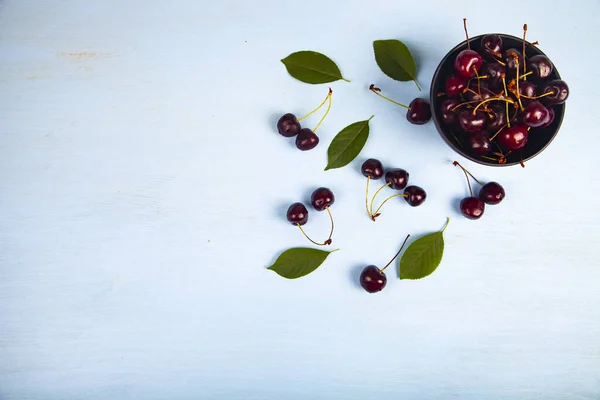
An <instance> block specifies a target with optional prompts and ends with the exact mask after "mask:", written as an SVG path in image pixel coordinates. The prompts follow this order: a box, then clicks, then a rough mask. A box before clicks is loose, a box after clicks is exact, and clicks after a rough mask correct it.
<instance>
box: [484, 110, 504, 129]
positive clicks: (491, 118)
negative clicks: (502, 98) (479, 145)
mask: <svg viewBox="0 0 600 400" xmlns="http://www.w3.org/2000/svg"><path fill="white" fill-rule="evenodd" d="M486 115H487V123H486V126H485V127H486V129H487V130H488V132H490V133H496V132H498V130H499V129H500V128H502V127H503V126H504V125H506V123H507V121H506V106H504V104H492V105H491V106H489V111H487V112H486Z"/></svg>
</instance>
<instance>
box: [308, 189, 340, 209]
mask: <svg viewBox="0 0 600 400" xmlns="http://www.w3.org/2000/svg"><path fill="white" fill-rule="evenodd" d="M334 202H335V196H334V195H333V192H332V191H331V190H329V189H328V188H325V187H320V188H318V189H316V190H315V191H314V192H313V193H312V195H311V196H310V203H311V204H312V206H313V207H314V209H315V210H317V211H323V210H324V209H326V208H327V207H331V206H332V205H333V203H334Z"/></svg>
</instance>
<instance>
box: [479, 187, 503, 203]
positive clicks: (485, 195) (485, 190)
mask: <svg viewBox="0 0 600 400" xmlns="http://www.w3.org/2000/svg"><path fill="white" fill-rule="evenodd" d="M505 196H506V193H505V192H504V188H503V187H502V185H500V184H499V183H498V182H488V183H486V184H485V185H483V186H482V187H481V190H480V191H479V200H481V201H483V202H484V203H485V204H490V205H494V204H498V203H500V202H501V201H502V200H503V199H504V197H505Z"/></svg>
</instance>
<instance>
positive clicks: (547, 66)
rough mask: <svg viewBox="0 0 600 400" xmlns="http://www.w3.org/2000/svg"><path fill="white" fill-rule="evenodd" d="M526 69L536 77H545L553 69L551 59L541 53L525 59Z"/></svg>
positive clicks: (539, 78)
mask: <svg viewBox="0 0 600 400" xmlns="http://www.w3.org/2000/svg"><path fill="white" fill-rule="evenodd" d="M527 69H529V70H530V71H533V75H534V76H535V77H536V78H537V79H538V80H541V79H546V78H547V77H549V76H550V74H551V73H552V70H554V66H553V65H552V61H550V60H549V59H548V57H546V56H545V55H543V54H538V55H535V56H533V57H530V58H528V59H527Z"/></svg>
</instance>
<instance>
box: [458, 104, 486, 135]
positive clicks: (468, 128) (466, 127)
mask: <svg viewBox="0 0 600 400" xmlns="http://www.w3.org/2000/svg"><path fill="white" fill-rule="evenodd" d="M458 125H459V126H460V127H461V128H462V130H463V131H465V132H467V133H475V132H479V131H481V130H482V129H483V128H484V127H485V113H484V112H483V111H481V110H477V111H476V112H475V114H473V111H472V110H469V109H464V110H462V111H461V112H460V113H458Z"/></svg>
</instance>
